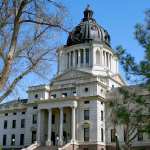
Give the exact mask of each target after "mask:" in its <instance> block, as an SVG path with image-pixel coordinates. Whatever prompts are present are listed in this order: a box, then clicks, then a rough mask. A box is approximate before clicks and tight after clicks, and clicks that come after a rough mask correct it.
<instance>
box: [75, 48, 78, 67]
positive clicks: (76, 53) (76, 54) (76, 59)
mask: <svg viewBox="0 0 150 150" xmlns="http://www.w3.org/2000/svg"><path fill="white" fill-rule="evenodd" d="M75 64H76V66H77V65H78V50H76V51H75Z"/></svg>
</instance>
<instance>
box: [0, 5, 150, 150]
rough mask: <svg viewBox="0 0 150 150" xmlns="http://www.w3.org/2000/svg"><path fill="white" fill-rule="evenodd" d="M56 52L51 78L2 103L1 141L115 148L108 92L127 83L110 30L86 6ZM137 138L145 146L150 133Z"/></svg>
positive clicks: (67, 148)
mask: <svg viewBox="0 0 150 150" xmlns="http://www.w3.org/2000/svg"><path fill="white" fill-rule="evenodd" d="M57 57H58V58H57V61H58V68H57V74H56V76H55V78H53V80H52V82H51V83H48V84H47V85H38V86H31V87H29V88H28V90H27V93H28V99H18V100H14V101H11V102H7V103H3V104H0V146H1V147H2V148H4V149H5V148H6V149H9V148H10V149H26V150H32V149H35V150H40V149H41V150H42V149H50V150H56V149H59V150H114V149H115V146H116V142H115V136H116V135H115V134H114V132H113V131H114V128H113V125H112V124H111V118H109V116H108V110H109V108H107V105H106V103H107V94H108V93H109V91H111V90H112V89H113V88H117V87H121V86H124V85H126V83H125V82H124V80H123V79H122V77H121V75H120V74H119V70H118V58H117V56H116V55H115V53H114V51H113V49H112V47H111V43H110V35H109V33H108V32H107V30H106V29H104V28H103V27H102V26H101V25H99V24H98V23H97V22H96V20H95V19H94V17H93V11H92V10H91V9H90V8H89V7H87V8H86V9H85V10H84V16H83V19H82V20H81V22H80V23H79V24H78V25H77V26H76V27H74V29H73V30H72V32H70V34H69V36H68V39H67V42H66V44H65V45H64V46H63V47H61V48H59V49H58V50H57ZM120 130H121V129H120V128H119V129H118V130H117V132H118V133H117V134H118V136H119V142H121V143H122V142H124V141H123V140H124V137H123V135H122V133H123V132H121V131H120ZM135 143H137V145H138V146H145V145H146V144H147V143H149V138H148V136H144V137H143V140H138V138H137V139H136V140H135ZM144 150H148V149H146V148H145V149H144Z"/></svg>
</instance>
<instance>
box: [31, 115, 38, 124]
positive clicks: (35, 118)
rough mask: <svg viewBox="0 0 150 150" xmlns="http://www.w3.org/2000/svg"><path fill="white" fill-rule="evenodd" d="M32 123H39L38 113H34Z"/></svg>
mask: <svg viewBox="0 0 150 150" xmlns="http://www.w3.org/2000/svg"><path fill="white" fill-rule="evenodd" d="M32 123H33V124H37V114H34V115H33V116H32Z"/></svg>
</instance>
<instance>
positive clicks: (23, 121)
mask: <svg viewBox="0 0 150 150" xmlns="http://www.w3.org/2000/svg"><path fill="white" fill-rule="evenodd" d="M21 128H25V119H21Z"/></svg>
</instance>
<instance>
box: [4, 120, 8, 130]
mask: <svg viewBox="0 0 150 150" xmlns="http://www.w3.org/2000/svg"><path fill="white" fill-rule="evenodd" d="M4 129H7V120H4Z"/></svg>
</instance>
